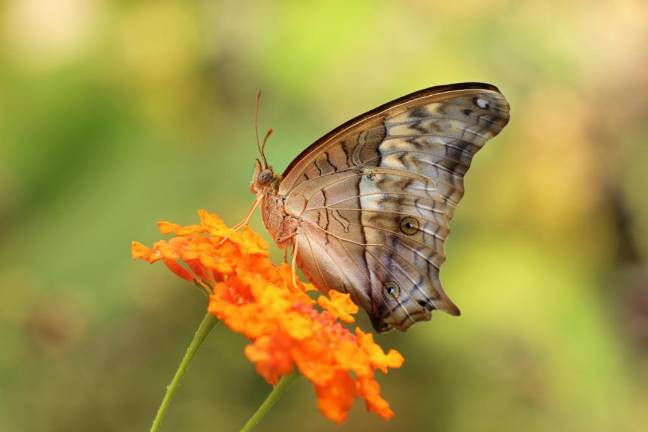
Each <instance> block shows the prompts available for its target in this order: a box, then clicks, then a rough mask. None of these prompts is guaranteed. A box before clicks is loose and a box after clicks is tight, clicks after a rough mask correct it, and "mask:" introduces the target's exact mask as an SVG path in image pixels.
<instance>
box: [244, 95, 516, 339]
mask: <svg viewBox="0 0 648 432" xmlns="http://www.w3.org/2000/svg"><path fill="white" fill-rule="evenodd" d="M508 118H509V115H508V103H507V102H506V100H505V99H504V97H503V96H502V95H501V94H500V93H499V91H498V90H497V88H495V87H493V86H490V85H488V84H480V83H464V84H454V85H450V86H439V87H432V88H429V89H425V90H421V91H419V92H416V93H412V94H411V95H407V96H405V97H403V98H400V99H397V100H395V101H393V102H390V103H388V104H385V105H383V106H381V107H378V108H376V109H374V110H372V111H370V112H368V113H366V114H363V115H361V116H359V117H357V118H355V119H353V120H351V121H349V122H347V123H345V124H343V125H342V126H340V127H338V128H336V129H335V130H333V131H332V132H330V133H329V134H327V135H325V136H324V137H322V138H320V139H319V140H317V141H316V142H315V143H314V144H313V145H312V146H310V147H309V148H307V149H306V150H304V152H302V154H300V155H299V156H298V157H297V158H296V159H295V160H294V161H293V162H292V163H291V164H290V165H289V167H288V168H287V169H286V171H285V172H284V173H283V175H278V174H275V173H274V172H273V171H272V168H271V167H269V166H268V165H267V164H266V162H265V158H264V159H263V161H258V162H257V168H256V170H255V174H254V177H253V182H252V190H253V192H255V193H257V194H258V196H259V197H260V199H261V205H262V216H263V221H264V224H265V226H266V228H267V229H268V231H269V232H270V234H271V235H272V237H273V239H274V240H275V242H276V243H277V244H278V245H279V246H280V247H282V248H285V247H290V246H292V247H293V250H294V251H297V252H296V253H297V256H296V259H297V264H298V265H299V267H300V268H301V269H302V271H303V272H304V274H305V275H306V276H307V277H308V278H309V279H310V280H311V282H313V284H314V285H315V286H316V287H317V288H318V289H320V290H321V291H324V292H326V291H328V290H329V289H335V290H337V291H341V292H348V293H350V295H351V297H352V299H353V300H354V301H355V302H356V303H357V304H358V305H359V306H361V307H362V308H363V309H365V310H366V311H367V313H368V314H369V317H370V318H371V321H372V324H373V325H374V327H375V328H376V330H378V331H387V330H390V329H392V328H398V329H400V330H406V329H407V328H408V327H409V326H411V325H412V324H414V323H415V322H418V321H425V320H429V319H430V317H431V312H432V311H433V310H434V309H440V310H443V311H445V312H447V313H450V314H452V315H458V314H459V309H458V308H457V307H456V306H455V305H454V304H453V303H452V301H451V300H450V299H449V298H448V296H447V295H446V294H445V292H444V291H443V288H442V287H441V282H440V280H439V269H440V266H441V264H442V263H443V262H444V260H445V255H444V244H445V240H446V238H447V236H448V233H449V228H448V224H449V222H450V219H451V218H452V215H453V213H454V210H455V207H456V205H457V204H458V203H459V201H460V199H461V197H462V196H463V193H464V187H463V177H464V175H465V173H466V171H467V170H468V167H469V166H470V163H471V161H472V157H473V156H474V154H475V153H476V152H477V151H478V150H479V149H480V148H481V147H482V146H483V145H484V143H485V142H486V141H487V140H488V139H489V138H491V137H493V136H494V135H496V134H497V133H498V132H499V131H500V130H501V129H502V128H503V127H504V126H505V125H506V123H507V122H508Z"/></svg>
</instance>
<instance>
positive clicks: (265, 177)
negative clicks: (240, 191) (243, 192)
mask: <svg viewBox="0 0 648 432" xmlns="http://www.w3.org/2000/svg"><path fill="white" fill-rule="evenodd" d="M279 179H280V176H278V175H276V174H275V173H274V171H273V170H272V167H271V166H269V165H267V164H266V163H265V161H260V160H258V159H257V161H256V165H255V167H254V174H253V175H252V182H251V183H250V191H251V192H252V193H255V194H260V193H264V192H265V191H266V190H267V189H268V188H269V187H271V186H272V185H273V184H275V183H276V181H277V180H279Z"/></svg>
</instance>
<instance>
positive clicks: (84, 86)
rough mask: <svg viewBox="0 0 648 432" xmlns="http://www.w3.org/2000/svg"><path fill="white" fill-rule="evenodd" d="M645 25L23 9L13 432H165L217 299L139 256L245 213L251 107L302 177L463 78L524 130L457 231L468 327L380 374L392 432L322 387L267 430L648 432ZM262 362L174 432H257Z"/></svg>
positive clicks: (448, 279) (7, 281)
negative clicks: (323, 409)
mask: <svg viewBox="0 0 648 432" xmlns="http://www.w3.org/2000/svg"><path fill="white" fill-rule="evenodd" d="M646 17H648V4H647V3H646V2H645V1H643V0H617V1H596V2H592V1H583V0H580V1H571V2H561V1H529V2H522V1H519V2H515V1H510V0H509V1H506V0H494V1H485V0H468V1H455V2H448V1H423V0H413V1H399V2H395V1H368V0H365V1H353V2H350V1H344V2H337V1H327V2H299V1H260V2H241V1H235V0H223V1H208V0H202V1H180V0H177V1H170V0H169V1H167V0H157V1H107V0H14V1H11V0H9V1H5V2H2V4H1V5H0V38H1V39H0V263H1V264H0V293H1V297H0V343H1V346H0V430H1V431H76V430H93V431H115V430H147V428H148V427H149V425H150V421H151V420H152V417H153V414H154V412H155V409H156V408H157V405H158V403H159V401H160V399H161V396H162V393H163V390H164V387H165V385H166V384H167V382H168V380H169V379H170V377H171V375H172V372H173V371H174V370H175V367H176V365H177V363H178V361H179V359H180V357H181V355H182V353H183V352H184V349H185V346H186V344H187V343H188V341H189V339H190V338H191V335H192V334H193V331H194V329H195V327H196V326H197V324H198V323H199V321H200V319H201V317H202V315H203V311H204V308H205V301H204V298H203V297H202V296H200V295H199V294H198V293H197V291H196V290H194V289H193V288H191V287H190V286H188V285H187V284H185V283H183V282H182V281H180V280H179V279H178V278H176V277H174V276H173V275H171V274H170V273H169V272H168V271H167V270H166V269H164V268H163V266H159V265H158V266H152V267H151V266H148V265H146V264H143V263H141V262H136V263H134V262H131V260H130V251H129V247H130V241H131V240H133V239H137V240H140V241H142V242H144V243H146V244H151V243H152V242H153V241H155V240H156V239H158V238H159V235H158V234H157V232H156V229H155V221H157V220H158V219H169V220H173V221H176V222H179V223H184V224H189V223H194V221H196V220H197V216H196V210H197V209H198V208H202V207H204V208H207V209H208V210H210V211H214V212H217V213H219V214H221V215H222V216H223V217H224V218H225V219H226V221H227V222H228V223H231V224H233V223H235V222H237V221H238V220H240V219H241V218H242V217H243V215H244V214H245V211H246V210H247V208H248V206H249V205H250V203H251V200H252V199H253V196H252V195H251V194H250V193H249V191H248V183H249V180H250V177H251V174H252V168H253V161H254V158H255V157H256V147H255V142H254V103H255V101H254V97H255V92H256V90H257V89H261V90H263V92H264V97H263V101H262V105H261V118H262V128H267V127H273V128H274V129H275V135H274V136H273V137H272V138H271V141H270V143H269V145H268V149H267V153H268V157H269V159H270V162H271V163H272V164H273V165H274V166H275V168H276V169H277V170H278V171H280V172H281V171H282V170H283V168H284V167H285V166H286V165H287V164H288V162H289V161H290V160H291V159H292V158H293V157H294V156H296V155H297V154H298V153H299V152H300V151H301V150H302V149H303V148H305V147H306V146H307V145H309V144H310V143H311V142H313V141H314V140H315V139H316V138H317V137H319V136H320V135H322V134H324V133H325V132H327V131H328V130H330V129H332V128H333V127H335V126H337V125H338V124H340V123H342V122H344V121H345V120H347V119H349V118H351V117H352V116H355V115H357V114H359V113H361V112H364V111H366V110H369V109H371V108H373V107H374V106H377V105H379V104H382V103H384V102H386V101H388V100H391V99H394V98H396V97H399V96H401V95H403V94H406V93H408V92H411V91H414V90H418V89H421V88H424V87H428V86H431V85H436V84H443V83H451V82H460V81H485V82H490V83H493V84H495V85H497V86H499V88H500V89H501V90H502V92H503V93H504V94H505V95H506V96H507V98H508V99H509V101H510V103H511V107H512V117H511V123H510V124H509V126H508V127H507V128H506V129H505V130H504V131H503V133H502V134H501V135H500V136H499V137H498V138H496V139H495V140H493V141H491V142H489V144H488V145H487V146H486V149H485V150H483V152H481V153H480V154H479V155H478V156H477V157H476V160H475V161H474V164H473V167H472V169H471V171H470V173H469V174H468V176H467V181H466V190H467V194H466V196H465V198H464V201H463V202H462V204H461V205H460V208H459V210H458V211H457V213H456V217H455V219H454V221H453V222H452V230H453V234H452V235H451V236H450V240H449V242H448V248H447V249H448V250H447V252H448V261H447V263H446V264H445V266H444V269H443V271H442V280H443V283H444V286H445V288H446V291H447V292H448V293H449V294H450V296H451V297H452V299H453V300H454V301H455V302H456V303H457V304H458V305H459V306H460V307H461V309H462V311H463V316H462V317H460V318H452V317H449V316H447V315H444V314H436V315H435V316H434V319H433V320H432V321H431V322H430V323H426V324H419V325H417V326H415V327H413V328H412V329H410V331H408V332H407V333H405V334H402V333H392V334H388V335H385V336H380V337H378V340H379V342H380V343H381V344H382V345H383V346H385V347H394V348H397V349H399V350H400V351H401V352H402V353H403V354H404V356H405V358H406V363H405V365H404V367H403V368H402V369H400V370H396V371H394V372H392V373H390V374H389V375H388V376H386V377H381V378H380V382H381V383H382V384H383V394H384V396H385V397H386V399H388V400H389V401H390V402H391V404H392V407H393V409H394V411H395V412H396V417H395V418H394V419H393V420H392V421H391V422H382V421H381V420H379V419H378V418H377V417H376V416H374V415H370V414H367V413H366V412H365V409H364V407H363V406H362V404H361V403H357V404H356V406H355V408H354V409H353V411H352V412H351V415H350V418H349V421H348V422H347V423H345V424H344V425H342V426H341V427H339V428H338V427H336V426H335V425H334V424H332V423H330V422H328V421H327V420H325V419H324V418H323V417H322V416H321V415H320V414H319V413H318V412H317V408H316V405H315V397H314V393H313V391H312V388H311V386H310V385H309V384H308V383H306V382H305V380H301V381H300V382H298V384H296V385H295V386H294V388H293V389H292V390H291V391H290V392H289V393H288V394H287V395H286V396H285V397H284V399H282V400H281V402H280V403H279V405H278V406H277V408H276V409H275V410H274V411H273V412H272V413H271V414H270V415H269V416H268V417H267V418H266V419H265V420H264V422H263V423H262V424H261V425H260V427H259V430H267V431H270V430H312V431H334V430H341V431H366V430H384V431H387V430H398V431H413V430H430V431H441V430H443V431H508V430H510V431H519V430H524V431H527V432H531V431H548V430H563V431H588V432H593V431H594V432H595V431H610V430H619V431H640V430H642V431H643V430H646V429H645V428H646V425H648V270H647V268H648V264H647V263H648V199H647V198H646V197H647V194H646V189H647V188H646V186H647V185H648V170H647V169H646V166H647V164H648V145H647V140H648V123H647V122H646V118H647V116H648V74H647V73H646V70H648V51H647V50H646V46H647V45H648V19H647V18H646ZM253 225H254V227H255V228H257V229H259V230H261V229H262V228H261V224H260V219H259V217H258V215H257V216H256V217H255V220H254V224H253ZM264 234H265V232H264ZM275 256H276V257H277V258H278V257H279V256H280V255H279V253H276V255H275ZM361 325H362V326H363V327H364V328H365V329H367V328H369V326H368V325H367V321H366V320H365V319H364V318H363V319H362V321H361ZM245 343H246V341H245V340H244V339H243V338H242V337H240V336H239V335H236V334H233V333H231V332H230V331H228V330H227V329H225V328H223V327H220V328H219V327H217V328H216V329H215V331H214V332H213V333H212V334H211V335H210V337H209V339H208V340H207V342H206V345H205V347H204V349H203V350H202V351H201V352H200V353H199V355H198V358H197V360H196V362H195V364H194V365H193V366H192V368H191V370H190V371H189V374H188V377H187V379H186V381H185V382H184V384H183V386H182V388H181V391H180V392H179V393H178V395H177V399H176V401H175V403H174V404H173V405H172V407H171V410H170V413H169V415H168V418H167V421H166V423H165V428H164V430H167V431H173V430H193V431H220V430H222V431H229V430H238V428H239V427H240V425H241V424H242V423H243V422H244V421H245V419H246V418H247V417H248V416H249V415H250V414H251V413H252V411H253V410H254V409H255V408H256V407H257V406H258V404H259V402H260V401H261V400H262V399H263V398H264V397H265V395H266V394H267V392H268V391H269V387H268V386H267V384H265V382H264V381H263V380H262V379H261V378H260V377H259V376H258V375H257V374H256V373H255V371H254V368H253V366H252V365H251V364H250V363H249V362H248V361H247V360H246V359H245V358H244V356H243V352H242V349H243V347H244V345H245ZM305 425H308V426H305Z"/></svg>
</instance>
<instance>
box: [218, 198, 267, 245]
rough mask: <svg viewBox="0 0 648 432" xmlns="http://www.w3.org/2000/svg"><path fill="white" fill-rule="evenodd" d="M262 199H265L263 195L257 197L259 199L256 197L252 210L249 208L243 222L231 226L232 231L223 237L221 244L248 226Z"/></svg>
mask: <svg viewBox="0 0 648 432" xmlns="http://www.w3.org/2000/svg"><path fill="white" fill-rule="evenodd" d="M261 200H263V196H262V195H259V196H258V197H257V199H255V200H254V202H253V203H252V207H250V210H248V212H247V215H245V217H244V218H243V220H242V221H241V222H239V223H237V224H236V225H234V226H233V227H232V228H231V230H230V232H229V233H228V234H227V235H226V236H225V237H223V238H222V240H221V241H220V243H219V245H221V244H223V243H224V242H225V240H227V239H228V238H229V236H230V235H231V234H234V233H235V232H237V231H238V230H240V229H242V228H245V227H246V226H248V224H249V223H250V219H251V218H252V215H253V214H254V210H256V208H257V207H258V206H259V204H260V203H261Z"/></svg>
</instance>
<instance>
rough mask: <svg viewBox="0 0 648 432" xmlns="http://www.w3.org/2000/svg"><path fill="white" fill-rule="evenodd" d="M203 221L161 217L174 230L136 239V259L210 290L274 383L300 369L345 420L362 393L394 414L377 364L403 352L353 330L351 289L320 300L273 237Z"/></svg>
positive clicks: (329, 411)
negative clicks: (275, 247)
mask: <svg viewBox="0 0 648 432" xmlns="http://www.w3.org/2000/svg"><path fill="white" fill-rule="evenodd" d="M199 216H200V224H199V225H189V226H180V225H177V224H174V223H171V222H160V223H159V224H158V227H159V229H160V231H161V232H162V233H163V234H173V235H174V237H172V238H171V239H169V240H161V241H159V242H157V243H155V245H154V246H153V248H147V247H146V246H144V245H142V244H141V243H138V242H133V243H132V246H131V253H132V257H133V259H142V260H144V261H147V262H149V263H153V262H155V261H158V260H163V262H164V263H165V264H166V266H167V267H169V269H170V270H171V271H173V272H174V273H175V274H177V275H178V276H179V277H181V278H183V279H186V280H188V281H194V282H196V283H199V284H200V285H202V286H206V287H209V288H210V289H211V296H210V301H209V307H208V310H209V312H210V313H212V314H214V315H215V316H217V317H218V318H219V319H221V320H222V321H223V322H224V323H225V324H226V325H227V326H228V327H229V328H230V329H232V330H233V331H235V332H237V333H241V334H243V335H244V336H245V337H247V338H248V339H249V340H250V344H249V345H248V346H247V347H246V348H245V355H246V357H247V358H248V359H249V360H250V361H251V362H253V363H254V364H255V365H256V370H257V372H258V373H259V374H260V375H261V376H263V377H264V378H265V379H266V381H268V382H269V383H271V384H275V383H276V382H277V381H278V380H279V379H280V378H281V377H282V376H284V375H286V374H288V373H290V372H291V371H292V370H294V369H295V368H296V369H297V370H298V371H299V372H300V373H301V374H302V375H304V376H305V377H306V378H307V379H308V380H310V381H311V382H312V383H313V386H314V387H315V393H316V395H317V401H318V406H319V409H320V411H321V412H322V413H323V414H324V415H325V416H326V417H328V418H329V419H331V420H333V421H335V422H337V423H341V422H342V421H344V420H345V419H346V417H347V414H348V412H349V410H350V409H351V406H352V404H353V401H354V399H355V398H362V399H364V401H365V404H366V406H367V409H368V410H369V411H371V412H374V413H376V414H378V415H379V416H381V417H382V418H384V419H389V418H391V417H392V416H393V415H394V413H393V412H392V410H391V409H390V407H389V404H388V403H387V401H385V400H384V399H383V398H382V397H381V396H380V385H379V384H378V382H376V380H375V376H374V375H375V371H376V370H380V371H382V372H383V373H386V372H387V370H388V369H389V368H398V367H400V366H401V365H402V364H403V357H402V356H401V355H400V354H399V353H398V352H397V351H394V350H390V351H389V352H388V353H385V352H384V351H383V350H382V348H380V346H378V345H377V344H376V343H375V342H374V340H373V335H372V334H371V333H364V332H363V331H362V330H360V329H359V328H356V329H355V332H351V331H349V329H347V328H346V327H344V326H343V325H342V324H341V323H340V322H338V320H340V321H343V322H346V323H352V322H353V321H354V318H353V314H355V313H357V312H358V307H357V306H356V305H355V304H354V303H353V302H352V301H351V299H350V296H349V295H348V294H341V293H338V292H337V291H330V292H329V294H328V296H326V295H320V296H319V297H318V299H317V301H314V300H313V299H312V298H311V297H310V296H309V295H308V294H306V291H308V290H312V289H313V287H312V285H310V284H303V283H302V282H300V281H297V286H294V285H293V282H292V271H291V268H290V266H288V265H287V264H283V265H281V266H277V265H275V264H273V263H272V262H271V261H270V260H269V259H268V244H267V243H266V242H265V241H264V240H263V239H261V237H259V236H258V235H257V234H256V233H254V232H253V231H251V230H249V229H248V228H244V229H242V230H237V231H232V230H231V229H230V228H228V227H227V226H226V225H225V224H224V223H223V221H222V220H221V219H220V218H219V217H218V216H216V215H214V214H211V213H208V212H207V211H205V210H200V212H199Z"/></svg>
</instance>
